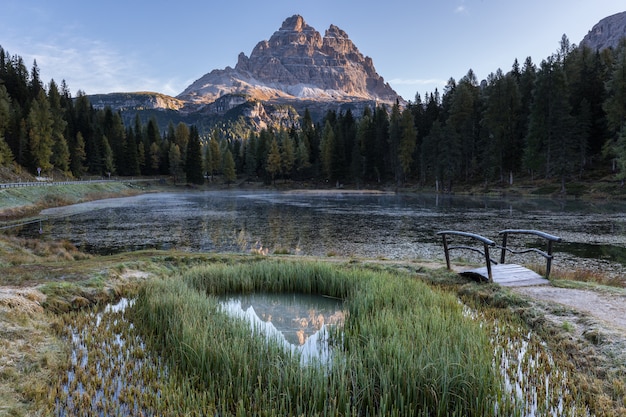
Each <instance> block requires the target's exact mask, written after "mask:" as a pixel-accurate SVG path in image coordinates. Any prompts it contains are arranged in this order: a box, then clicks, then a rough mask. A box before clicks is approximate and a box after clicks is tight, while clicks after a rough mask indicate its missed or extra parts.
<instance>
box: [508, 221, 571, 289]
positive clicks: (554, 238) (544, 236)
mask: <svg viewBox="0 0 626 417" xmlns="http://www.w3.org/2000/svg"><path fill="white" fill-rule="evenodd" d="M498 234H499V235H500V236H502V245H501V246H500V249H501V250H502V251H501V252H500V263H501V264H503V263H505V261H506V254H507V252H509V253H512V254H516V255H517V254H524V253H530V252H533V253H537V254H539V255H541V256H543V257H544V258H545V259H546V278H548V277H550V271H551V269H552V259H554V256H553V255H552V246H553V244H554V243H556V242H561V238H560V237H558V236H554V235H551V234H548V233H544V232H541V231H539V230H524V229H507V230H502V231H500V232H499V233H498ZM509 235H533V236H537V237H540V238H542V239H545V240H546V242H547V245H546V250H545V251H543V250H541V249H537V248H527V249H521V250H513V249H511V248H509V247H508V246H507V245H508V243H509V242H508V237H509Z"/></svg>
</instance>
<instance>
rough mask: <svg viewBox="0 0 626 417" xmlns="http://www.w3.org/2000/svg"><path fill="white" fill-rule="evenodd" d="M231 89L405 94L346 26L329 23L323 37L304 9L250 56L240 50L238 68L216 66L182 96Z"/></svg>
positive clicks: (203, 97) (352, 97)
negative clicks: (378, 69) (377, 67)
mask: <svg viewBox="0 0 626 417" xmlns="http://www.w3.org/2000/svg"><path fill="white" fill-rule="evenodd" d="M227 94H236V95H243V96H246V97H247V98H249V99H253V100H261V101H273V102H293V101H294V100H295V101H298V100H300V101H311V100H314V101H325V102H337V101H362V100H368V101H381V102H388V103H393V102H395V100H396V99H399V100H401V99H402V98H401V97H399V96H398V95H397V93H396V92H395V91H394V90H393V89H392V88H391V87H390V86H389V84H387V83H385V81H384V79H383V78H382V77H381V76H380V75H378V74H377V73H376V70H375V69H374V64H373V62H372V59H371V58H370V57H364V56H363V55H362V54H361V52H359V50H358V49H357V47H356V46H355V45H354V43H353V42H352V41H351V40H350V38H349V37H348V34H347V33H346V32H344V31H343V30H341V29H340V28H338V27H337V26H335V25H330V27H329V28H328V29H327V30H326V32H325V34H324V36H323V37H322V36H321V34H320V33H319V32H318V31H317V30H315V29H314V28H313V27H311V26H309V25H308V24H307V23H306V22H305V21H304V19H303V18H302V16H299V15H294V16H292V17H290V18H288V19H286V20H285V21H284V22H283V24H282V26H281V28H280V29H279V30H278V31H276V32H274V34H273V35H272V36H271V37H270V39H269V40H264V41H261V42H259V43H258V44H257V45H256V46H255V48H254V49H253V50H252V53H251V54H250V57H247V56H246V55H245V54H244V53H243V52H242V53H240V54H239V58H238V61H237V65H236V66H235V68H231V67H226V68H225V69H223V70H213V71H211V72H210V73H208V74H206V75H204V76H203V77H201V78H200V79H198V80H197V81H195V82H194V83H193V84H191V85H190V86H189V87H187V88H186V89H185V90H184V91H183V92H182V93H181V94H180V95H178V96H177V98H178V99H180V100H183V101H186V102H191V103H195V104H208V103H213V102H215V101H216V100H217V99H218V98H220V97H222V96H224V95H227Z"/></svg>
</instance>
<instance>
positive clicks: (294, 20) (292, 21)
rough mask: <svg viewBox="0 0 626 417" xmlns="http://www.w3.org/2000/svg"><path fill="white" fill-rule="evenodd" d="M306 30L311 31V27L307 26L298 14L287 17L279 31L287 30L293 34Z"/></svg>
mask: <svg viewBox="0 0 626 417" xmlns="http://www.w3.org/2000/svg"><path fill="white" fill-rule="evenodd" d="M306 29H313V28H312V27H311V26H309V25H307V24H306V22H305V21H304V18H303V17H302V16H300V15H299V14H294V15H293V16H291V17H288V18H287V19H285V21H284V22H283V25H282V26H281V27H280V29H279V30H289V31H294V32H302V31H303V30H306Z"/></svg>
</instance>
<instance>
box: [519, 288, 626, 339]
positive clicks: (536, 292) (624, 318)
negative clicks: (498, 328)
mask: <svg viewBox="0 0 626 417" xmlns="http://www.w3.org/2000/svg"><path fill="white" fill-rule="evenodd" d="M513 291H515V292H516V293H518V294H523V295H527V296H529V297H531V298H533V299H536V300H542V301H547V302H551V303H558V304H561V305H563V306H567V307H570V308H572V309H574V310H576V311H578V312H581V313H583V314H586V315H589V316H591V317H593V318H595V319H597V320H600V321H601V322H603V323H605V324H607V325H608V326H609V327H611V328H613V329H615V330H618V331H620V332H623V333H624V334H626V295H618V294H612V293H602V292H598V291H591V290H581V289H572V288H557V287H553V286H548V285H541V286H536V287H516V288H513Z"/></svg>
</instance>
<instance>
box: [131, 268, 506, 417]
mask: <svg viewBox="0 0 626 417" xmlns="http://www.w3.org/2000/svg"><path fill="white" fill-rule="evenodd" d="M247 292H295V293H305V294H310V293H313V294H321V295H327V296H332V297H339V298H342V299H344V300H346V309H347V312H348V314H347V318H346V322H345V324H344V327H343V329H334V330H333V331H332V336H331V337H332V341H333V343H334V346H335V350H334V351H335V354H334V355H333V361H332V364H331V365H330V366H328V365H326V366H323V365H321V364H315V363H313V364H311V365H307V366H302V365H301V364H300V361H299V358H298V357H297V356H295V357H294V356H292V355H291V353H290V352H287V351H285V350H284V349H283V348H282V346H281V345H280V344H279V343H278V342H275V341H269V342H268V341H267V340H266V339H265V337H264V336H261V335H256V336H253V335H251V332H250V328H249V325H248V324H247V323H244V322H242V321H241V320H238V319H235V318H232V317H230V316H228V315H227V314H226V313H224V312H222V311H221V310H220V308H219V305H218V302H217V300H216V299H215V298H214V297H213V295H217V294H225V293H247ZM133 315H134V322H135V323H136V324H137V326H138V327H139V328H140V329H141V331H142V332H143V333H144V335H145V336H147V338H148V339H149V340H150V342H151V346H153V347H155V348H156V349H159V350H160V352H161V354H162V355H163V357H164V358H166V360H167V361H168V363H169V364H170V366H171V368H172V369H173V370H175V371H176V372H179V374H180V375H181V376H183V377H184V378H186V379H187V380H188V381H190V382H191V383H192V384H193V386H194V387H195V389H196V390H199V391H202V392H204V391H208V392H210V393H211V395H210V397H211V398H214V399H215V404H214V405H215V408H216V410H218V411H219V412H220V413H221V414H222V415H239V414H242V415H244V414H245V415H267V416H270V415H348V416H353V415H354V416H361V415H372V416H376V415H379V416H383V415H402V416H412V415H415V416H420V415H428V416H449V415H463V416H485V415H487V416H488V415H494V414H495V410H496V405H495V403H496V398H498V396H499V390H500V385H499V377H498V374H497V371H496V370H495V369H494V366H493V358H492V355H493V353H492V352H493V351H492V348H491V346H490V343H489V339H488V335H487V334H486V333H485V331H484V330H483V329H481V328H480V325H479V324H478V323H476V322H474V321H472V320H471V319H469V318H467V317H465V316H464V315H463V311H462V307H461V305H460V304H459V302H458V300H457V299H456V298H455V297H454V296H452V295H450V294H447V293H443V292H439V291H435V290H432V289H431V288H430V287H428V286H427V285H425V284H423V283H421V282H420V281H417V280H415V279H413V278H411V277H409V276H408V274H406V275H403V274H391V273H387V272H373V271H370V270H366V269H361V268H348V267H343V266H342V267H340V266H333V265H330V264H327V263H316V262H293V261H270V260H266V261H262V262H258V263H249V264H238V265H222V264H212V265H206V266H199V267H195V268H192V269H190V270H189V271H187V272H186V273H185V274H184V275H183V276H182V277H181V279H178V280H175V279H168V280H158V281H153V282H151V283H149V284H148V285H146V287H145V288H144V289H143V290H142V292H141V294H140V296H139V298H138V300H137V302H136V303H135V305H134V307H133Z"/></svg>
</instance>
